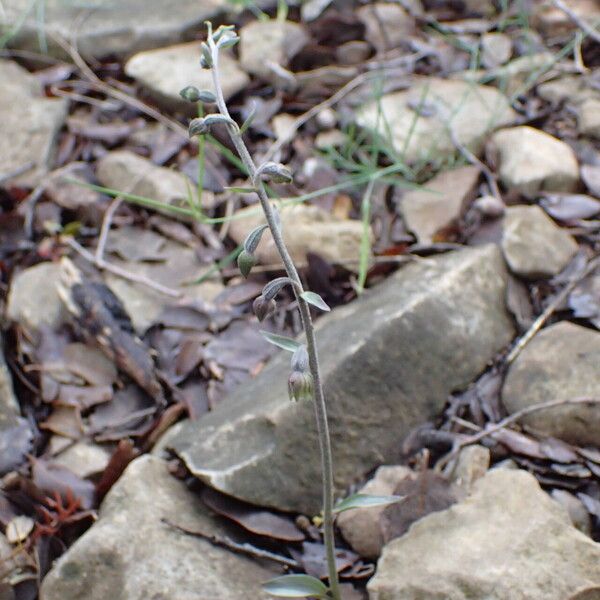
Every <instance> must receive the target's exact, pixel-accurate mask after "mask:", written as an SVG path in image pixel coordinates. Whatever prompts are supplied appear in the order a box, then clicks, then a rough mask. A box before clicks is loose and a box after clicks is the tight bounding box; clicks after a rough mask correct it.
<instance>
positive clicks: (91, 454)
mask: <svg viewBox="0 0 600 600" xmlns="http://www.w3.org/2000/svg"><path fill="white" fill-rule="evenodd" d="M111 454H112V453H111V451H110V450H109V449H108V448H106V447H103V446H99V445H98V444H95V443H94V442H89V441H81V440H80V441H78V442H75V444H72V445H71V444H69V445H68V446H67V448H65V450H63V451H62V452H60V454H58V455H57V456H54V457H53V463H54V464H57V465H61V466H63V467H66V468H67V469H69V471H71V472H73V473H75V475H77V476H78V477H81V478H82V479H85V478H86V477H92V476H94V475H99V474H100V473H102V472H103V471H104V469H105V468H106V465H108V461H109V460H110V456H111Z"/></svg>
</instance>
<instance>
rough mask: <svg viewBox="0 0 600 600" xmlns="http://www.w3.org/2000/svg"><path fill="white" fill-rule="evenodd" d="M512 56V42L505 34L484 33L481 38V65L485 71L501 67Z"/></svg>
mask: <svg viewBox="0 0 600 600" xmlns="http://www.w3.org/2000/svg"><path fill="white" fill-rule="evenodd" d="M511 54H512V40H511V39H510V37H509V36H507V35H506V34H505V33H484V34H483V35H482V36H481V63H482V64H483V66H484V67H486V69H494V68H496V67H499V66H500V65H503V64H504V63H505V62H506V61H507V60H509V59H510V56H511Z"/></svg>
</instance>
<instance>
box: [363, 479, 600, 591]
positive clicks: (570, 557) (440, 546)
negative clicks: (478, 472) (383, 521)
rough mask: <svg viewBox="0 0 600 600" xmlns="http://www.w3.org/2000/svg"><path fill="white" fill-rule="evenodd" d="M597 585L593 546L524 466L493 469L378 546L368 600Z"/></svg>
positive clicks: (598, 550) (598, 564)
mask: <svg viewBox="0 0 600 600" xmlns="http://www.w3.org/2000/svg"><path fill="white" fill-rule="evenodd" d="M598 584H600V544H597V543H595V542H593V541H592V540H590V539H589V538H588V537H586V536H585V535H584V534H583V533H581V532H580V531H578V530H577V529H575V528H574V527H573V526H572V525H571V523H570V522H569V517H568V516H567V514H566V511H565V510H564V508H562V507H561V506H559V505H558V504H557V503H556V502H555V501H554V500H552V499H551V498H550V497H549V496H548V495H547V494H546V493H545V492H544V491H542V489H541V488H540V487H539V485H538V483H537V481H536V480H535V478H534V477H533V476H532V475H530V474H529V473H526V472H525V471H512V470H508V469H496V470H493V471H490V472H489V473H488V474H487V475H486V476H485V477H483V478H482V479H480V480H479V481H478V482H477V483H476V484H475V488H474V491H473V494H472V495H471V496H470V497H468V498H467V499H466V500H464V501H463V502H460V503H459V504H455V505H454V506H452V507H450V508H449V509H447V510H445V511H441V512H436V513H432V514H430V515H428V516H426V517H424V518H423V519H421V520H420V521H419V522H417V523H415V524H414V525H413V526H412V527H411V528H410V530H409V531H408V533H406V535H404V536H403V537H401V538H397V539H395V540H393V541H392V542H390V543H389V544H388V545H387V546H385V548H384V550H383V554H382V556H381V558H380V559H379V563H378V565H377V572H376V574H375V576H374V577H373V578H372V579H371V580H370V581H369V583H368V585H367V590H368V592H369V600H421V599H423V598H432V599H433V598H436V599H437V598H439V599H442V598H443V599H444V600H465V598H469V600H507V599H508V598H511V599H513V598H514V599H517V598H518V599H519V600H539V599H540V598H544V600H565V599H566V598H572V597H574V596H573V594H574V593H575V592H577V591H579V590H581V589H582V588H585V587H586V586H590V585H595V586H597V585H598Z"/></svg>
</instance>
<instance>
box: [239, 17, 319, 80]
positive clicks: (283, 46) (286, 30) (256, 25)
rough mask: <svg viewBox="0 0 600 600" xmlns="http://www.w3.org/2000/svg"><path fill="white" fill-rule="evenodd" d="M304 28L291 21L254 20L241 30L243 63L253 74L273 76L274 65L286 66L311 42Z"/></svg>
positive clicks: (241, 60) (243, 66) (241, 59)
mask: <svg viewBox="0 0 600 600" xmlns="http://www.w3.org/2000/svg"><path fill="white" fill-rule="evenodd" d="M308 40H309V37H308V34H307V33H306V31H305V29H304V27H303V26H302V25H299V24H298V23H294V22H292V21H279V20H270V21H251V22H250V23H248V24H247V25H244V26H243V27H242V28H241V29H240V42H239V45H240V64H241V66H242V68H243V69H245V70H246V71H247V72H248V73H251V74H252V75H258V76H259V77H263V78H265V79H267V80H270V79H272V78H273V75H274V74H273V69H272V68H271V66H270V65H271V64H273V65H279V66H280V67H286V66H287V65H288V64H289V62H290V60H291V59H292V58H293V57H294V56H295V55H296V54H298V52H299V51H300V50H301V49H302V48H303V47H304V45H305V44H306V43H307V42H308Z"/></svg>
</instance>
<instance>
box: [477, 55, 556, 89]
mask: <svg viewBox="0 0 600 600" xmlns="http://www.w3.org/2000/svg"><path fill="white" fill-rule="evenodd" d="M555 65H556V59H555V58H554V56H553V55H552V54H551V53H550V52H538V53H536V54H527V55H526V56H520V57H519V58H515V59H514V60H511V61H510V62H508V63H506V64H505V65H500V66H498V67H496V68H495V69H493V70H491V71H484V72H483V77H484V78H485V80H486V81H493V82H494V84H495V85H496V86H498V88H499V89H501V90H502V91H503V92H504V93H505V94H507V95H508V96H509V97H513V96H514V95H516V94H522V93H524V92H526V91H527V90H528V89H529V88H530V87H531V86H532V85H533V83H532V82H534V81H536V80H537V79H538V78H539V76H540V75H541V74H544V75H546V76H548V75H547V74H548V72H550V70H551V69H552V68H553V67H555Z"/></svg>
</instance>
